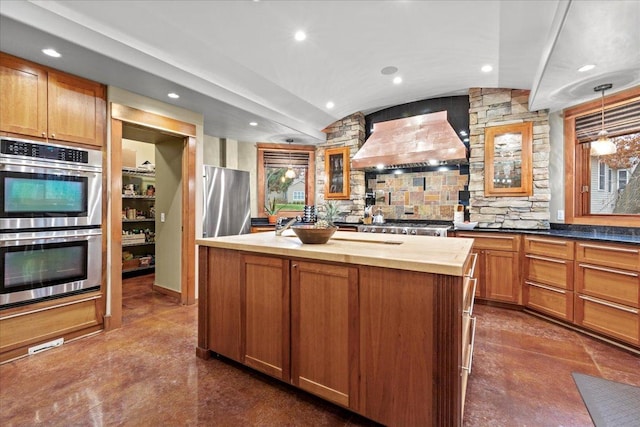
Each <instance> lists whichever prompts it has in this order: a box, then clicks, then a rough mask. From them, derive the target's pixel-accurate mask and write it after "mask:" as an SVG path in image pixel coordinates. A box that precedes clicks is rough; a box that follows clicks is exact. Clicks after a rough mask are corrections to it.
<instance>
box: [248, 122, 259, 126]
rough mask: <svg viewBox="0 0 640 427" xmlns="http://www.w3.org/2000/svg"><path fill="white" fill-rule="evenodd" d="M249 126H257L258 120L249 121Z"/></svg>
mask: <svg viewBox="0 0 640 427" xmlns="http://www.w3.org/2000/svg"><path fill="white" fill-rule="evenodd" d="M249 126H258V122H249Z"/></svg>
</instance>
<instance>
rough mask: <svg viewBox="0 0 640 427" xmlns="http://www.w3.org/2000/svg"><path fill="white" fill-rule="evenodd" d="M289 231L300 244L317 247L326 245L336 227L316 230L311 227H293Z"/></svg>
mask: <svg viewBox="0 0 640 427" xmlns="http://www.w3.org/2000/svg"><path fill="white" fill-rule="evenodd" d="M291 229H292V230H293V232H294V233H296V236H298V239H300V241H301V242H302V243H307V244H311V245H317V244H322V243H327V242H328V241H329V239H330V238H331V236H333V233H335V232H336V230H337V229H338V227H335V226H334V227H328V228H316V227H315V226H313V225H294V226H293V227H291Z"/></svg>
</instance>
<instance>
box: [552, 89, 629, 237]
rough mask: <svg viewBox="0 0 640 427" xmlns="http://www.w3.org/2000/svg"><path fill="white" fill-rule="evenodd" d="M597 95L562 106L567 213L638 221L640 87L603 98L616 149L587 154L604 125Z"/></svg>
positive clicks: (590, 220) (576, 218)
mask: <svg viewBox="0 0 640 427" xmlns="http://www.w3.org/2000/svg"><path fill="white" fill-rule="evenodd" d="M601 102H602V101H601V99H597V100H594V101H591V102H588V103H585V104H582V105H579V106H576V107H573V108H570V109H567V110H565V111H564V135H565V141H564V144H565V159H564V160H565V217H566V222H567V223H570V224H593V225H614V226H615V225H618V226H629V227H638V226H640V197H638V195H639V194H640V169H639V168H638V167H637V166H638V163H639V162H640V87H634V88H632V89H629V90H626V91H623V92H619V93H616V94H613V95H610V96H608V97H606V98H605V100H604V104H605V107H604V110H605V111H604V127H605V129H606V130H607V132H608V134H609V138H611V139H612V141H613V142H614V143H615V145H616V147H617V151H616V153H614V154H610V155H606V156H598V157H594V156H591V150H590V143H591V142H592V141H594V140H595V139H597V135H598V132H599V131H600V130H601V128H602V104H601Z"/></svg>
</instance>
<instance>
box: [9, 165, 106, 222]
mask: <svg viewBox="0 0 640 427" xmlns="http://www.w3.org/2000/svg"><path fill="white" fill-rule="evenodd" d="M101 219H102V174H101V172H100V171H95V170H82V169H80V168H77V167H76V168H65V167H64V165H59V164H54V165H51V167H50V166H49V165H46V164H44V163H43V162H29V163H27V162H10V161H6V160H5V159H2V163H0V229H2V230H15V229H38V228H48V227H73V226H95V225H100V224H101Z"/></svg>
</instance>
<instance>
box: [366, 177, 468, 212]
mask: <svg viewBox="0 0 640 427" xmlns="http://www.w3.org/2000/svg"><path fill="white" fill-rule="evenodd" d="M468 178H469V177H468V176H467V175H460V171H458V170H447V171H437V172H415V173H405V174H401V175H396V174H379V175H377V177H376V178H375V179H370V180H369V183H368V188H370V189H373V190H374V192H375V194H376V206H375V209H374V212H373V213H374V214H375V213H377V212H378V210H380V212H381V213H382V214H383V215H384V217H385V218H386V219H419V220H426V219H431V220H445V221H452V220H453V213H454V211H455V208H456V205H457V204H458V201H459V198H460V195H459V192H460V191H462V190H464V186H465V185H467V182H468Z"/></svg>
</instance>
